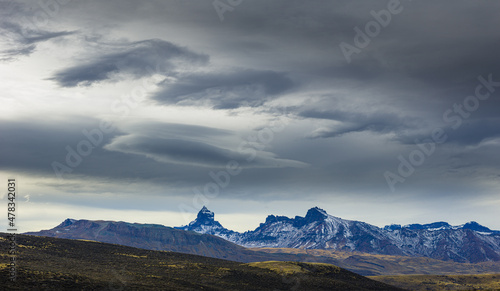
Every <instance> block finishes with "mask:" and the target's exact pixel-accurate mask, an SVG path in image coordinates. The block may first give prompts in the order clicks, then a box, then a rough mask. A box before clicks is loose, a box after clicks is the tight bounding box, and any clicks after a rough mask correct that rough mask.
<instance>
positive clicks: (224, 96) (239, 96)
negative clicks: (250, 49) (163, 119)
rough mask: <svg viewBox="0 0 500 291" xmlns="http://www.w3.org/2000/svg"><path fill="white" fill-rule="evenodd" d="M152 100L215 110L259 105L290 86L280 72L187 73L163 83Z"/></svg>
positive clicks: (288, 80) (291, 85)
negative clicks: (170, 81) (205, 104)
mask: <svg viewBox="0 0 500 291" xmlns="http://www.w3.org/2000/svg"><path fill="white" fill-rule="evenodd" d="M162 87H163V89H162V90H161V91H160V92H158V93H157V94H155V96H154V97H153V98H154V99H155V100H157V101H159V102H160V103H166V104H181V105H182V104H194V105H198V104H204V103H206V102H209V104H210V105H212V106H213V107H214V108H216V109H231V108H237V107H241V106H251V107H256V106H260V105H263V104H264V103H265V102H266V101H268V100H269V99H270V98H272V97H273V96H276V95H279V94H282V93H284V92H286V91H287V90H289V89H291V88H292V87H293V82H292V80H290V79H289V78H288V77H287V76H286V75H285V74H284V73H279V72H273V71H256V70H241V69H240V70H234V71H230V72H224V73H217V72H215V73H204V74H187V75H184V76H179V78H178V80H177V81H175V82H173V83H163V84H162Z"/></svg>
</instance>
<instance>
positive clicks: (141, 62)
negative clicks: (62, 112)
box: [52, 39, 208, 87]
mask: <svg viewBox="0 0 500 291" xmlns="http://www.w3.org/2000/svg"><path fill="white" fill-rule="evenodd" d="M111 49H112V50H115V51H117V52H112V53H107V54H104V55H100V56H97V57H96V58H94V59H91V60H89V61H86V62H84V63H81V64H78V65H75V66H73V67H69V68H66V69H63V70H61V71H59V72H57V73H56V74H55V76H54V77H53V78H52V79H53V80H55V81H57V82H58V83H59V85H60V86H62V87H74V86H77V85H80V84H82V85H90V84H93V83H96V82H100V81H104V80H109V79H111V78H112V77H113V75H115V74H118V73H128V74H132V75H133V76H134V77H144V76H150V75H153V74H156V73H163V74H165V75H168V74H170V73H173V71H174V70H175V69H176V68H177V66H178V65H180V64H182V65H185V66H188V65H202V64H206V63H207V62H208V56H207V55H203V54H198V53H195V52H192V51H191V50H189V49H187V48H185V47H181V46H178V45H176V44H173V43H170V42H168V41H164V40H160V39H149V40H143V41H137V42H131V43H121V44H116V45H114V46H113V47H112V48H111Z"/></svg>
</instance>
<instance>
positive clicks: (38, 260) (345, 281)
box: [0, 234, 398, 290]
mask: <svg viewBox="0 0 500 291" xmlns="http://www.w3.org/2000/svg"><path fill="white" fill-rule="evenodd" d="M5 238H6V234H0V243H1V245H2V248H1V250H0V257H1V261H0V286H2V287H3V288H6V289H7V290H41V289H44V290H398V289H397V288H394V287H391V286H388V285H386V284H384V283H380V282H377V281H374V280H370V279H367V278H365V277H362V276H360V275H357V274H355V273H352V272H349V271H346V270H343V269H340V268H338V267H335V266H332V265H327V264H308V263H298V262H263V263H251V264H244V263H238V262H233V261H226V260H220V259H214V258H208V257H202V256H196V255H188V254H181V253H174V252H164V251H152V250H144V249H137V248H132V247H126V246H121V245H113V244H107V243H98V242H91V241H81V240H69V239H59V238H48V237H36V236H26V235H18V236H17V243H18V247H17V249H18V255H17V262H18V267H17V280H16V282H9V281H8V270H7V265H6V263H7V262H8V259H9V256H8V255H7V248H6V245H7V241H6V239H5ZM289 270H293V271H289Z"/></svg>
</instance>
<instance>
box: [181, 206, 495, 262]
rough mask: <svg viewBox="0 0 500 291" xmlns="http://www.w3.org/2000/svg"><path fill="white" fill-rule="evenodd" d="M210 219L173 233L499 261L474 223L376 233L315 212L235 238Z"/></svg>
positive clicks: (254, 243) (491, 237) (273, 221)
mask: <svg viewBox="0 0 500 291" xmlns="http://www.w3.org/2000/svg"><path fill="white" fill-rule="evenodd" d="M214 216H215V215H214V213H213V212H211V211H209V210H208V209H207V208H206V207H203V208H202V209H201V210H200V212H199V213H198V215H197V217H196V219H195V220H194V221H192V222H191V223H189V224H188V225H186V226H182V227H177V229H181V230H188V231H194V232H197V233H203V234H211V235H216V236H218V237H221V238H223V239H226V240H228V241H231V242H233V243H235V244H238V245H241V246H244V247H259V248H262V247H271V248H300V249H326V250H339V251H349V252H363V253H370V254H381V255H396V256H416V257H429V258H433V259H439V260H445V261H447V260H451V261H455V262H460V263H477V262H486V261H500V231H494V230H491V229H489V228H487V227H485V226H482V225H480V224H478V223H477V222H474V221H472V222H468V223H466V224H463V225H460V226H452V225H450V224H448V223H446V222H435V223H430V224H410V225H405V226H401V225H395V224H393V225H389V226H385V227H384V228H380V227H377V226H374V225H371V224H368V223H365V222H360V221H354V220H345V219H341V218H338V217H335V216H332V215H329V214H328V213H326V211H324V210H323V209H320V208H318V207H314V208H311V209H309V210H308V211H307V214H306V215H305V217H301V216H295V217H294V218H289V217H286V216H275V215H269V216H268V217H267V218H266V220H265V222H264V223H261V224H260V225H259V227H257V228H256V229H255V230H253V231H247V232H244V233H238V232H235V231H232V230H229V229H226V228H224V227H223V226H222V225H221V224H220V223H219V222H218V221H216V220H215V219H214Z"/></svg>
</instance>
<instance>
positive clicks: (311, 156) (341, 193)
mask: <svg viewBox="0 0 500 291" xmlns="http://www.w3.org/2000/svg"><path fill="white" fill-rule="evenodd" d="M221 3H222V4H221ZM498 11H500V3H498V2H493V1H451V0H448V1H439V2H434V1H409V0H401V1H396V0H391V1H263V0H262V1H261V0H255V1H254V0H252V1H249V0H246V1H244V0H241V1H226V0H220V1H218V0H216V1H205V2H201V1H189V0H188V1H159V0H157V1H154V0H148V1H131V0H125V1H118V0H111V1H106V2H103V1H75V0H73V1H71V0H64V1H63V0H59V1H56V0H42V1H40V2H38V1H21V0H20V1H6V0H0V14H1V17H0V78H1V79H0V80H1V82H0V92H1V94H0V102H1V103H0V104H1V105H0V181H4V182H2V183H4V186H3V189H2V190H1V192H0V195H2V196H1V197H2V203H3V204H5V203H6V199H5V196H6V183H7V179H8V178H10V177H15V178H16V180H17V182H18V189H19V196H18V216H19V217H18V225H19V230H20V231H21V232H25V231H36V230H40V229H48V228H52V227H54V226H56V225H57V224H59V223H60V222H62V221H63V220H64V219H66V218H74V219H103V220H122V221H127V222H141V223H159V224H164V225H167V226H180V225H185V224H187V223H189V221H191V220H192V219H194V217H195V216H196V212H197V211H198V210H199V209H200V208H201V206H200V205H198V204H205V205H206V206H207V207H208V209H210V210H212V211H214V212H215V215H216V220H218V221H219V222H221V224H222V225H223V226H225V227H226V228H229V229H233V230H237V231H245V230H249V229H254V228H255V227H257V226H258V224H259V223H261V222H263V221H264V219H265V217H266V216H267V215H268V214H275V215H286V216H289V217H294V216H295V215H300V216H304V215H305V213H306V211H307V209H309V208H311V207H314V206H318V207H320V208H322V209H325V210H326V211H327V212H328V213H329V214H331V215H334V216H338V217H341V218H344V219H350V220H360V221H364V222H367V223H370V224H374V225H377V226H381V227H382V226H384V225H386V224H391V223H398V224H409V223H430V222H435V221H446V222H449V223H450V224H452V225H459V224H463V223H466V222H468V221H471V220H474V221H477V222H479V223H480V224H482V225H484V226H487V227H489V228H491V229H500V220H499V219H498V218H499V215H498V209H499V208H500V155H499V154H498V153H499V150H500V127H499V126H498V124H499V121H500V58H499V57H498V49H499V48H500V31H499V30H498V27H500V19H499V18H498ZM437 141H439V142H437ZM429 142H430V143H432V144H429ZM89 146H90V147H89ZM72 153H74V154H72ZM79 153H80V154H79ZM82 153H83V154H82ZM68 155H70V156H71V158H69V159H68ZM68 162H69V163H68ZM228 163H229V164H230V165H228ZM235 163H236V164H235ZM54 165H56V166H54ZM235 165H237V166H235ZM61 166H62V167H61ZM231 166H232V168H231ZM54 167H56V169H58V171H59V174H60V175H59V176H60V177H58V176H57V175H56V174H57V173H56V172H57V170H56V172H55V171H54ZM224 171H225V172H226V173H228V172H231V171H233V172H232V173H229V174H228V175H226V176H224V175H221V174H219V173H221V172H224ZM214 177H215V178H214ZM227 177H229V180H227V179H225V178H227ZM217 179H220V181H219V182H220V183H219V186H218V187H219V188H218V191H216V192H217V193H215V194H213V193H212V194H211V195H209V196H210V197H208V198H207V197H206V196H205V200H203V199H201V200H200V199H198V200H197V203H195V204H196V205H195V204H193V199H197V198H196V197H197V196H196V195H199V193H203V192H204V187H205V186H206V185H208V184H209V183H214V182H216V180H217ZM226 180H227V181H226ZM222 184H224V185H223V186H221V185H222ZM195 189H198V192H197V190H195ZM212 190H213V188H212ZM212 190H211V191H212ZM198 198H199V197H198ZM3 204H2V205H3ZM181 205H187V206H189V207H192V208H193V209H195V210H193V211H192V212H191V213H190V214H189V215H185V214H183V213H182V211H181V210H180V209H182V207H180V206H181ZM4 223H5V222H4Z"/></svg>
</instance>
